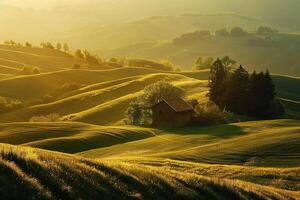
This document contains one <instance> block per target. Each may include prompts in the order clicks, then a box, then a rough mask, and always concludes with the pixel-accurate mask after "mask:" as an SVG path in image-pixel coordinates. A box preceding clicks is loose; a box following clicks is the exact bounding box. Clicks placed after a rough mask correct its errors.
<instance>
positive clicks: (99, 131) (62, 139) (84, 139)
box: [0, 122, 157, 153]
mask: <svg viewBox="0 0 300 200" xmlns="http://www.w3.org/2000/svg"><path fill="white" fill-rule="evenodd" d="M155 132H157V130H156V131H155V130H152V129H146V128H138V127H134V128H132V127H108V126H105V127H103V126H94V125H90V124H84V123H75V122H68V123H62V122H61V123H9V124H1V125H0V142H1V143H8V144H14V145H25V146H32V147H37V148H42V149H47V150H53V151H60V152H65V153H78V152H82V151H86V150H90V149H94V148H102V147H108V146H112V145H115V144H121V143H126V142H130V141H135V140H140V139H144V138H147V137H152V136H154V134H155Z"/></svg>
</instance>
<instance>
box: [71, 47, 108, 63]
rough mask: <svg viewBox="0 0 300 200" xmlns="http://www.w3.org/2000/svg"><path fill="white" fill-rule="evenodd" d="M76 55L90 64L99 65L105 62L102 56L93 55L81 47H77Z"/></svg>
mask: <svg viewBox="0 0 300 200" xmlns="http://www.w3.org/2000/svg"><path fill="white" fill-rule="evenodd" d="M75 57H76V58H79V59H84V60H85V61H86V62H87V63H89V64H97V65H99V64H101V63H102V62H103V61H102V59H101V58H99V57H98V56H97V55H92V54H91V53H90V52H88V51H87V50H84V51H82V50H80V49H77V50H76V51H75Z"/></svg>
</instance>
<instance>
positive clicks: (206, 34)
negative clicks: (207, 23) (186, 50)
mask: <svg viewBox="0 0 300 200" xmlns="http://www.w3.org/2000/svg"><path fill="white" fill-rule="evenodd" d="M211 36H212V34H211V32H210V31H208V30H202V31H195V32H192V33H185V34H182V35H181V36H179V37H177V38H175V39H174V40H173V42H174V43H175V44H189V43H193V42H194V41H197V40H199V39H206V38H210V37H211Z"/></svg>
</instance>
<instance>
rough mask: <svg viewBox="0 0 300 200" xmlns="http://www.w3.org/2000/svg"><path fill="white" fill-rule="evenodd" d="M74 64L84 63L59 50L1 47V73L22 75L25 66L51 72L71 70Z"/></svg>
mask: <svg viewBox="0 0 300 200" xmlns="http://www.w3.org/2000/svg"><path fill="white" fill-rule="evenodd" d="M74 63H79V64H80V63H83V61H82V60H79V59H76V58H74V57H72V56H70V55H68V54H66V53H64V52H62V51H57V50H51V49H42V48H36V47H34V48H29V47H18V46H6V45H0V73H7V74H13V75H20V74H21V68H22V67H25V66H32V67H37V68H38V69H39V71H40V72H49V71H55V70H63V69H70V68H71V67H72V66H73V64H74Z"/></svg>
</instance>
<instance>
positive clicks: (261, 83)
mask: <svg viewBox="0 0 300 200" xmlns="http://www.w3.org/2000/svg"><path fill="white" fill-rule="evenodd" d="M275 95H276V92H275V86H274V83H273V81H272V78H271V76H270V74H269V72H268V71H266V73H264V72H260V73H259V74H256V73H255V72H254V73H253V74H252V75H251V79H250V97H251V98H250V99H251V106H250V108H251V110H250V113H249V114H250V115H251V116H254V117H259V118H268V117H270V115H271V111H270V109H271V104H272V101H273V100H274V99H275Z"/></svg>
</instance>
